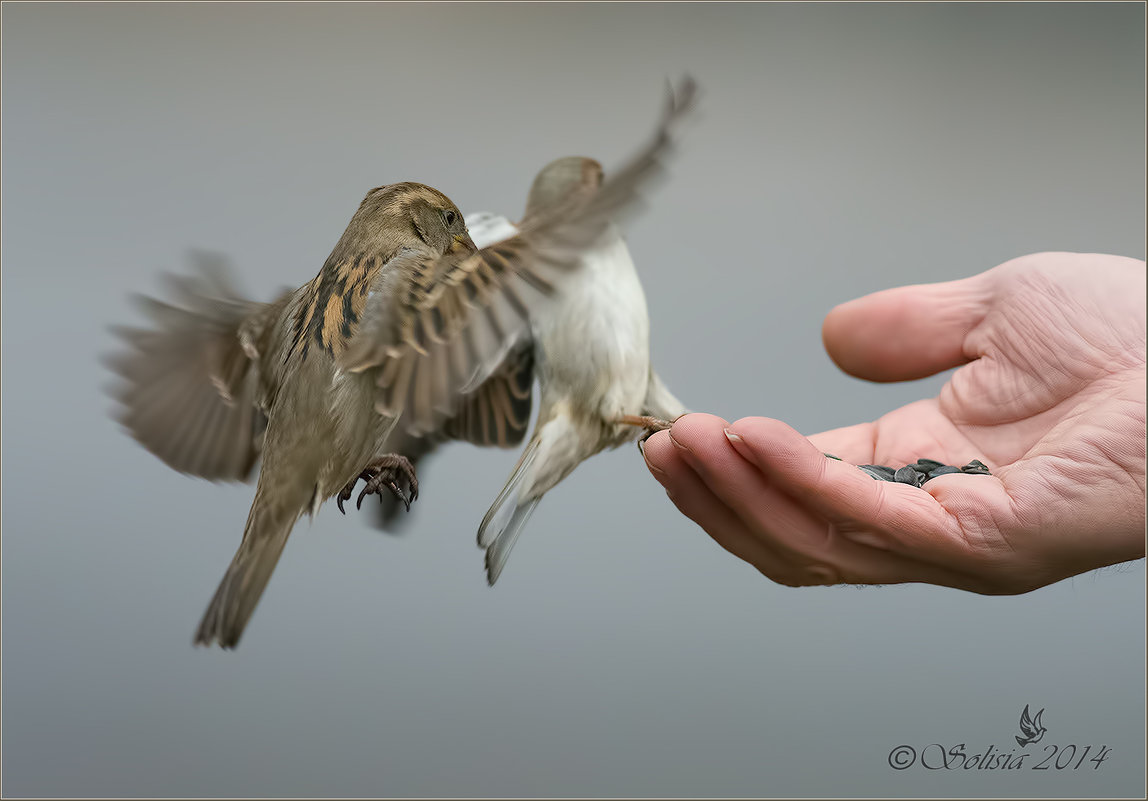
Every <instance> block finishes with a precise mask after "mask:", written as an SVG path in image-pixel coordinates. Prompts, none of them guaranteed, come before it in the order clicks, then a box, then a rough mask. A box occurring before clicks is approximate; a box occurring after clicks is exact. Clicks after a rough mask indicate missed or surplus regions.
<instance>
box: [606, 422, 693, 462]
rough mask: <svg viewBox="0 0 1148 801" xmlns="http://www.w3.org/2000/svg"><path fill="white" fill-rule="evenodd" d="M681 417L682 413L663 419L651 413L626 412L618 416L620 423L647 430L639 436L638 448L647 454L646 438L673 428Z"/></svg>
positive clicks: (643, 453)
mask: <svg viewBox="0 0 1148 801" xmlns="http://www.w3.org/2000/svg"><path fill="white" fill-rule="evenodd" d="M680 417H682V415H678V417H675V418H674V419H673V420H663V419H662V418H660V417H653V416H650V415H636V414H624V415H622V416H621V417H619V418H618V423H619V424H620V425H625V426H639V427H641V428H644V429H645V431H643V432H642V436H640V437H638V450H639V451H640V452H641V453H642V455H643V456H645V455H646V449H645V445H646V440H648V439H649V438H650V437H652V436H654V434H657V433H658V432H659V431H665V430H666V429H669V428H672V427H673V425H674V423H676V422H677V421H678V418H680Z"/></svg>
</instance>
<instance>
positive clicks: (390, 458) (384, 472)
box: [335, 453, 419, 514]
mask: <svg viewBox="0 0 1148 801" xmlns="http://www.w3.org/2000/svg"><path fill="white" fill-rule="evenodd" d="M360 478H361V479H362V480H363V481H365V482H366V485H365V486H364V487H363V490H362V492H360V493H359V497H358V499H357V500H356V501H355V508H356V509H362V508H363V498H365V497H367V496H368V495H378V496H379V500H380V501H381V500H382V499H383V492H382V490H383V487H386V488H387V489H389V490H390V491H391V492H393V493H394V494H395V495H396V496H397V497H398V499H399V500H400V501H402V502H403V506H405V507H406V509H407V511H408V512H409V511H410V510H411V503H412V502H413V501H414V500H415V498H417V497H419V480H418V478H417V477H416V476H415V466H414V465H413V464H411V460H410V459H408V458H407V457H405V456H400V455H399V454H397V453H388V454H386V455H384V456H381V457H379V458H378V459H375V460H374V461H373V462H371V463H370V464H368V465H367V466H366V467H365V468H363V472H362V473H360V474H359V476H358V478H355V479H354V480H352V481H351V482H350V483H349V484H347V486H345V487H343V490H342V492H340V493H339V496H338V498H337V499H336V501H335V502H336V503H337V504H338V506H339V511H340V512H342V513H343V514H346V513H347V512H346V511H345V510H344V509H343V501H346V500H349V499H350V497H351V493H352V492H354V490H355V485H356V484H357V483H358V482H359V479H360ZM402 478H405V479H406V480H407V485H408V486H409V487H410V496H409V497H408V496H407V493H406V492H404V491H403V488H402V486H401V485H400V484H399V480H400V479H402Z"/></svg>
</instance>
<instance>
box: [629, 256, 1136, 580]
mask: <svg viewBox="0 0 1148 801" xmlns="http://www.w3.org/2000/svg"><path fill="white" fill-rule="evenodd" d="M823 336H824V340H825V346H826V349H827V350H828V351H829V354H830V356H831V357H832V358H833V360H834V361H835V362H836V363H837V364H838V365H839V366H840V367H841V368H842V369H843V370H845V371H846V372H848V373H850V374H852V375H855V376H857V377H859V378H866V379H869V380H873V381H903V380H912V379H917V378H923V377H925V376H928V375H932V374H934V373H937V372H940V371H942V370H946V369H949V368H952V367H958V366H960V367H959V369H958V370H956V371H955V372H954V373H953V375H952V377H951V379H950V380H949V382H948V383H947V384H945V386H944V387H943V389H942V390H941V393H940V395H939V396H938V397H936V398H932V399H929V400H922V401H918V402H916V403H912V404H909V405H908V406H904V407H902V408H900V409H897V410H895V411H892V412H889V413H888V414H886V415H884V416H883V417H881V418H880V419H878V420H877V421H875V422H872V423H863V424H860V425H855V426H851V427H848V428H841V429H836V430H833V431H826V432H824V433H821V434H817V435H814V436H812V437H809V438H806V437H804V436H802V435H801V434H799V433H798V432H796V431H794V430H793V429H792V428H790V427H789V426H787V425H785V424H784V423H782V422H780V421H777V420H771V419H767V418H761V417H747V418H743V419H741V420H738V421H737V422H735V423H733V424H730V423H727V422H726V421H725V420H722V419H721V418H718V417H714V416H711V415H706V414H690V415H686V416H685V417H682V418H680V419H679V420H678V421H677V422H676V423H675V424H674V426H673V428H672V429H671V430H670V431H666V432H659V433H658V434H655V435H654V436H652V437H650V438H649V440H647V442H646V443H645V448H644V451H645V456H646V462H647V465H648V466H649V469H650V472H651V473H653V475H654V476H655V477H656V478H657V479H658V481H659V482H661V483H662V484H663V485H664V486H665V488H666V492H667V494H668V495H669V496H670V498H671V499H672V500H673V502H674V504H675V505H676V506H677V507H678V509H680V510H681V511H682V512H683V513H684V514H686V515H688V516H689V517H691V518H692V519H693V520H695V521H696V522H697V523H698V524H699V525H701V527H702V528H703V529H705V530H706V532H708V533H709V534H710V536H712V537H713V538H714V540H716V541H717V542H718V543H719V544H720V545H721V546H722V547H724V548H725V549H727V550H728V551H730V552H731V553H733V554H735V555H736V556H738V557H740V558H742V559H744V560H745V561H747V562H749V563H750V564H752V565H754V566H755V567H757V568H758V569H759V570H760V571H761V572H762V573H764V574H765V575H766V576H768V577H769V578H771V579H773V580H775V581H778V582H780V583H783V584H788V585H793V586H800V585H812V584H838V583H851V584H886V583H900V582H928V583H932V584H939V585H945V586H950V587H958V588H961V589H966V590H971V591H974V592H980V593H988V594H1007V593H1020V592H1027V591H1029V590H1032V589H1035V588H1037V587H1041V586H1044V585H1046V584H1050V583H1052V582H1055V581H1058V580H1060V579H1062V578H1066V577H1068V576H1071V575H1075V574H1078V573H1082V572H1085V571H1087V570H1091V569H1095V568H1098V567H1103V566H1105V565H1110V564H1114V563H1117V562H1122V561H1127V560H1130V559H1137V558H1141V557H1143V556H1144V552H1145V539H1144V534H1145V264H1144V262H1142V261H1137V260H1134V259H1127V258H1122V257H1118V256H1107V255H1095V254H1071V253H1042V254H1036V255H1032V256H1025V257H1022V258H1019V259H1015V260H1013V261H1010V262H1006V263H1005V264H1002V265H1000V266H999V267H996V268H994V269H992V270H989V271H987V272H985V273H981V274H980V275H976V276H973V277H972V278H967V279H963V280H959V281H952V282H947V283H942V284H930V285H919V286H908V287H901V288H898V289H891V290H887V291H884V292H878V293H875V294H873V295H869V296H866V297H864V298H861V299H859V300H854V301H851V302H849V303H846V304H843V305H841V306H838V307H837V308H835V309H834V310H833V311H832V312H831V313H830V314H829V316H828V317H827V318H826V320H825V324H824V328H823ZM961 365H963V366H961ZM824 453H830V454H833V455H835V456H837V457H840V458H841V459H842V460H844V461H836V460H834V459H829V458H827V457H826V456H825V455H824ZM920 457H926V458H931V459H936V460H939V461H943V462H945V463H946V464H952V465H958V466H959V465H963V464H966V463H967V462H969V461H971V460H973V459H979V460H981V461H982V462H984V463H985V464H987V465H988V467H989V469H990V470H991V471H992V475H991V476H983V475H965V474H949V475H942V476H939V477H937V478H934V479H932V480H930V481H928V482H927V483H926V484H925V485H924V486H923V487H920V488H917V487H913V486H910V485H907V484H898V483H890V482H884V481H877V480H874V479H873V478H871V477H870V476H869V475H867V474H866V473H864V472H863V471H861V470H858V469H857V468H856V467H855V466H854V465H859V464H881V465H888V466H891V467H900V466H902V465H905V464H910V463H913V462H915V461H916V460H917V459H918V458H920Z"/></svg>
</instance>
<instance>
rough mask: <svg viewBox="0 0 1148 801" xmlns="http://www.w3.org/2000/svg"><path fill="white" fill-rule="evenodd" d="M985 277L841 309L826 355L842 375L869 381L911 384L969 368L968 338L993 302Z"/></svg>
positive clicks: (834, 316) (828, 330)
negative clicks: (959, 367)
mask: <svg viewBox="0 0 1148 801" xmlns="http://www.w3.org/2000/svg"><path fill="white" fill-rule="evenodd" d="M986 276H987V274H986V273H982V274H980V275H975V276H973V277H972V278H964V279H961V280H960V281H946V282H945V283H941V284H917V285H915V286H903V287H898V288H896V289H886V290H884V291H882V292H874V293H873V294H871V295H866V296H865V297H863V298H858V299H857V300H851V301H849V302H848V303H842V304H841V305H840V306H837V307H836V308H834V309H833V310H832V311H831V312H829V314H828V315H827V316H826V317H825V322H824V323H823V324H822V326H821V338H822V340H823V341H824V343H825V350H826V351H828V353H829V357H830V358H831V359H833V361H834V362H836V363H837V366H838V367H840V368H841V369H842V370H844V371H845V372H847V373H849V374H850V375H853V376H857V377H858V378H864V379H867V380H869V381H912V380H913V379H916V378H924V377H926V376H930V375H933V374H934V373H939V372H941V371H942V370H948V369H949V368H950V367H958V366H960V365H962V364H965V363H966V362H968V361H970V358H969V357H968V356H966V355H965V351H964V342H965V336H966V335H967V334H968V333H969V332H970V331H971V330H972V329H973V328H975V327H976V326H977V325H978V324H979V323H980V322H981V320H983V319H984V316H985V314H986V313H987V312H988V309H989V307H990V305H991V303H992V299H993V291H992V290H993V287H992V282H990V281H989V280H988V279H987V278H986Z"/></svg>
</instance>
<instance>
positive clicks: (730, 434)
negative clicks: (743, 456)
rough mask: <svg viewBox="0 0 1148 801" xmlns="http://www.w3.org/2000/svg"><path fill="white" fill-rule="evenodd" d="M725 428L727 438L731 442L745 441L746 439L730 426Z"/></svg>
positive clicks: (734, 443)
mask: <svg viewBox="0 0 1148 801" xmlns="http://www.w3.org/2000/svg"><path fill="white" fill-rule="evenodd" d="M724 430H725V438H726V439H728V440H729V441H730V443H731V444H733V445H740V444H741V443H742V442H743V441H744V440H742V438H741V437H739V436H738V435H737V434H735V433H733V432H732V431H730V430H729V429H728V428H727V429H724Z"/></svg>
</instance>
